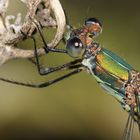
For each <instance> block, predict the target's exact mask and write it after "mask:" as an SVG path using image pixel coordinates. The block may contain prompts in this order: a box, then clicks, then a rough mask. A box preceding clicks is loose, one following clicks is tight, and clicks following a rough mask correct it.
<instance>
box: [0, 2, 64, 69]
mask: <svg viewBox="0 0 140 140" xmlns="http://www.w3.org/2000/svg"><path fill="white" fill-rule="evenodd" d="M21 1H22V2H23V3H24V4H26V6H27V9H28V10H27V14H26V16H25V19H24V22H23V23H22V14H21V13H18V14H17V16H16V17H15V16H13V15H8V16H5V15H6V11H7V8H8V4H9V0H0V66H1V65H2V64H3V63H5V62H7V61H8V60H11V59H15V58H31V57H34V50H23V49H18V48H16V44H17V43H19V42H20V41H22V40H23V39H24V35H23V34H22V33H21V30H22V32H24V33H25V34H28V36H31V35H32V34H33V33H34V32H35V31H36V30H35V28H36V27H35V25H34V24H33V23H32V20H31V18H32V19H35V17H36V20H38V21H40V24H41V27H43V28H44V27H57V31H56V34H55V37H54V39H53V40H52V41H51V42H50V43H49V44H48V46H49V47H53V48H54V47H56V46H57V44H58V43H59V42H60V41H61V39H62V37H63V33H64V30H65V25H66V20H65V14H64V11H63V8H62V6H61V4H60V2H59V0H21ZM52 15H53V16H52ZM11 20H15V22H14V23H12V24H11V22H10V21H11ZM38 53H39V54H40V55H43V54H45V51H44V49H42V48H41V49H38Z"/></svg>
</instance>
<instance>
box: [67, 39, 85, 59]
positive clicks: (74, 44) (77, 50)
mask: <svg viewBox="0 0 140 140" xmlns="http://www.w3.org/2000/svg"><path fill="white" fill-rule="evenodd" d="M66 50H67V53H68V54H69V55H70V56H71V57H73V58H79V57H81V56H82V55H83V54H84V52H85V47H84V45H83V43H82V41H81V40H80V39H79V38H78V37H73V38H70V39H69V40H68V41H67V45H66Z"/></svg>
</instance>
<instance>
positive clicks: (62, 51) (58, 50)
mask: <svg viewBox="0 0 140 140" xmlns="http://www.w3.org/2000/svg"><path fill="white" fill-rule="evenodd" d="M32 21H33V23H34V24H35V25H36V27H37V29H38V32H39V35H40V37H41V39H42V41H43V44H44V49H45V51H46V53H48V52H59V53H67V51H66V50H64V49H57V48H50V47H49V46H48V45H47V43H46V41H45V38H44V36H43V33H42V31H41V30H40V26H39V25H38V24H37V23H36V22H35V21H34V20H32Z"/></svg>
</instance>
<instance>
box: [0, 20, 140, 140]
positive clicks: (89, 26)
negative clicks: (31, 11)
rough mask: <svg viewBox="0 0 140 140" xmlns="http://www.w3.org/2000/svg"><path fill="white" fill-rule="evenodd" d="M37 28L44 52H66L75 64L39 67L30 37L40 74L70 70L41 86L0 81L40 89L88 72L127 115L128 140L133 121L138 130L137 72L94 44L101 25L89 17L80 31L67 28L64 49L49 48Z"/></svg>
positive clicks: (125, 139)
mask: <svg viewBox="0 0 140 140" xmlns="http://www.w3.org/2000/svg"><path fill="white" fill-rule="evenodd" d="M36 25H37V28H38V30H39V33H40V35H41V38H42V41H43V42H44V49H45V51H46V53H49V52H59V53H65V54H68V55H69V56H70V57H73V58H74V61H72V62H69V63H66V64H63V65H59V66H56V67H50V68H43V67H40V62H39V56H38V54H37V47H36V40H35V39H34V38H33V40H34V47H35V56H36V57H35V58H36V62H35V63H36V65H37V68H38V72H39V74H40V75H48V74H49V73H53V72H56V71H59V70H62V69H69V70H71V71H70V72H69V73H68V74H65V75H63V76H61V77H58V78H56V79H53V80H50V81H47V82H44V83H40V84H29V83H23V82H17V81H12V80H7V79H3V78H0V80H2V81H6V82H10V83H13V84H18V85H22V86H28V87H34V88H43V87H47V86H49V85H52V84H54V83H56V82H58V81H61V80H63V79H65V78H68V77H70V76H72V75H75V74H77V73H79V72H81V71H83V70H87V71H88V72H89V73H90V74H91V75H92V76H93V77H95V79H96V80H97V82H98V83H99V85H100V86H101V87H102V88H103V89H105V90H106V91H107V92H108V93H109V94H111V95H112V96H114V97H115V98H116V99H117V100H118V101H119V103H120V104H121V105H122V107H123V109H125V110H126V111H127V112H128V113H129V117H128V120H127V123H126V127H125V131H124V135H123V138H122V140H131V139H132V133H133V126H134V122H137V124H138V127H139V130H140V101H139V100H140V73H139V72H138V71H136V70H135V69H133V68H132V67H131V66H130V65H129V64H128V63H126V62H125V61H124V60H123V59H122V58H120V57H119V56H117V55H116V54H114V53H113V52H111V51H109V50H107V49H105V48H104V47H102V46H101V45H100V44H99V43H97V42H95V40H94V38H95V37H97V36H98V35H99V34H100V33H101V32H102V24H101V23H100V21H99V20H98V19H96V18H89V19H87V20H86V21H85V24H84V25H83V26H82V27H80V28H76V29H74V28H73V27H70V30H69V31H68V33H67V36H66V38H65V41H66V49H65V50H63V49H56V48H54V49H52V48H49V47H48V46H47V44H46V41H45V39H44V37H43V35H42V32H41V30H40V28H39V26H38V24H36Z"/></svg>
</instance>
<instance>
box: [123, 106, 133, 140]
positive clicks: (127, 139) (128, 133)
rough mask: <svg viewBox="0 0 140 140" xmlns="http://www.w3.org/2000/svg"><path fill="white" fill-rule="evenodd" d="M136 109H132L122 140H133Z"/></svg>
mask: <svg viewBox="0 0 140 140" xmlns="http://www.w3.org/2000/svg"><path fill="white" fill-rule="evenodd" d="M133 117H134V108H133V107H131V110H130V112H129V116H128V119H127V123H126V126H125V130H124V134H123V138H122V140H132V136H133V128H134V118H133Z"/></svg>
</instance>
